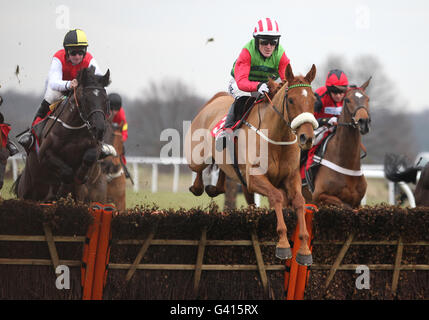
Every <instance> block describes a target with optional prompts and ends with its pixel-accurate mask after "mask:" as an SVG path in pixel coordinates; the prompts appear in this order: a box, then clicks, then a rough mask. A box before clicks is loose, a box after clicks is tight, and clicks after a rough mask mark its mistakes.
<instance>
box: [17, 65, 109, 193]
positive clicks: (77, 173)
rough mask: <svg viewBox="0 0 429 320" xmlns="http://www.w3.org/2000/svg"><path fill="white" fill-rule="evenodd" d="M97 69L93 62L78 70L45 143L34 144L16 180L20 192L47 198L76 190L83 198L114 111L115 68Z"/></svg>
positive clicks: (52, 118) (50, 121)
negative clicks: (112, 75)
mask: <svg viewBox="0 0 429 320" xmlns="http://www.w3.org/2000/svg"><path fill="white" fill-rule="evenodd" d="M94 71H95V69H94V67H90V68H87V69H82V70H81V71H80V72H79V73H78V76H77V80H78V83H79V85H78V87H77V88H76V89H75V91H74V92H72V93H71V94H70V95H69V96H68V98H67V99H66V100H64V101H63V102H62V103H61V104H60V105H59V106H58V107H57V108H56V109H55V111H54V112H53V113H52V114H51V115H50V116H49V118H48V119H47V123H46V125H45V127H44V129H43V132H42V134H41V135H40V137H39V145H40V149H39V150H38V152H37V151H36V148H32V150H31V151H30V152H29V154H28V157H27V159H26V162H25V168H24V171H23V172H22V173H21V175H20V176H19V177H18V179H17V181H15V186H14V191H15V194H16V195H17V196H18V197H19V198H22V199H30V200H36V201H47V200H54V199H57V198H58V197H61V196H64V195H66V194H67V193H71V194H72V195H73V197H74V198H76V199H77V200H81V199H79V194H81V192H80V188H82V186H83V185H84V183H86V182H87V180H88V177H89V174H90V173H91V170H92V169H93V167H94V165H96V164H97V160H98V157H99V154H100V147H101V141H102V139H103V135H104V132H105V127H106V124H105V122H106V113H107V111H108V99H107V94H106V90H105V87H106V86H108V85H109V83H110V72H109V70H108V71H107V72H106V74H105V75H104V76H98V75H95V73H94ZM36 147H37V146H36ZM103 200H104V199H93V200H92V201H103Z"/></svg>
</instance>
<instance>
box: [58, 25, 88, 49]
mask: <svg viewBox="0 0 429 320" xmlns="http://www.w3.org/2000/svg"><path fill="white" fill-rule="evenodd" d="M63 46H64V48H65V49H67V48H69V47H87V46H88V40H87V39H86V34H85V32H83V31H82V30H80V29H73V30H70V31H69V32H67V34H66V36H65V37H64V42H63Z"/></svg>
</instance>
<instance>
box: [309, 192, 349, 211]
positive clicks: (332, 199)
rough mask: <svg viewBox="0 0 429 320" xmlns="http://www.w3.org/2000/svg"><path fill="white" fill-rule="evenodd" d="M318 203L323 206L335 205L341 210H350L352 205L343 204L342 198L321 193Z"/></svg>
mask: <svg viewBox="0 0 429 320" xmlns="http://www.w3.org/2000/svg"><path fill="white" fill-rule="evenodd" d="M317 203H319V204H323V205H334V206H337V207H340V208H349V209H350V208H351V206H350V205H348V204H347V203H344V202H342V201H341V200H340V198H338V197H336V196H333V195H329V194H326V193H321V194H319V195H318V197H317Z"/></svg>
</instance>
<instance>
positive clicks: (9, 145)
mask: <svg viewBox="0 0 429 320" xmlns="http://www.w3.org/2000/svg"><path fill="white" fill-rule="evenodd" d="M6 148H7V150H9V155H10V156H11V157H12V156H14V155H16V154H17V153H19V149H18V147H17V146H16V145H15V143H13V142H12V141H10V140H7V143H6Z"/></svg>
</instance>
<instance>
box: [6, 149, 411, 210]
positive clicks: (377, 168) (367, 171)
mask: <svg viewBox="0 0 429 320" xmlns="http://www.w3.org/2000/svg"><path fill="white" fill-rule="evenodd" d="M126 159H127V164H130V165H132V167H133V180H134V186H133V189H134V192H138V191H139V189H140V184H139V170H140V169H141V168H139V165H143V164H145V165H147V164H149V165H152V183H151V191H152V193H155V192H158V166H160V165H172V166H173V167H174V171H173V181H172V191H173V192H175V193H176V192H177V191H178V189H179V177H180V166H181V165H187V162H186V159H185V158H174V157H171V158H158V157H126ZM18 161H23V157H22V155H21V154H17V155H15V156H13V157H10V158H9V159H8V162H9V163H11V165H12V172H13V179H14V180H16V178H17V176H18ZM362 171H363V172H364V176H365V177H366V178H372V179H383V180H385V181H386V182H387V184H388V194H389V199H388V203H389V204H395V192H394V191H395V183H394V182H391V181H388V180H386V178H385V176H384V169H383V165H362ZM217 174H218V171H213V172H212V175H211V183H212V184H216V181H217ZM195 176H196V174H195V173H194V172H193V173H192V176H191V181H190V183H191V184H192V183H193V181H194V179H195ZM398 186H399V187H400V188H401V189H402V190H403V191H404V192H405V194H406V195H407V197H408V201H409V203H410V207H411V208H414V207H415V206H416V202H415V199H414V195H413V192H412V190H411V189H410V187H409V186H408V185H407V184H406V183H404V182H399V183H398ZM255 201H256V205H258V206H259V205H260V203H261V197H260V195H258V194H257V195H256V197H255ZM362 204H366V195H365V197H364V198H363V199H362Z"/></svg>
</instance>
